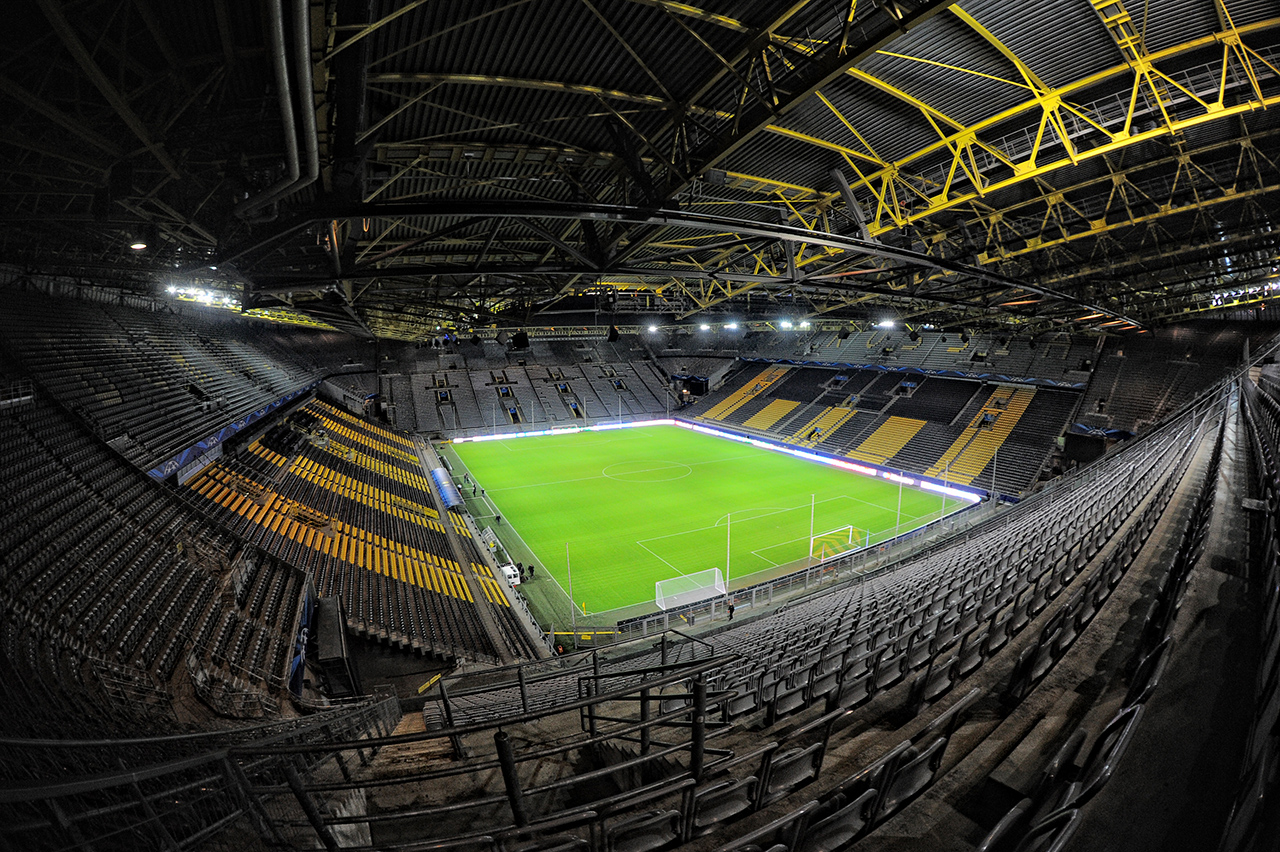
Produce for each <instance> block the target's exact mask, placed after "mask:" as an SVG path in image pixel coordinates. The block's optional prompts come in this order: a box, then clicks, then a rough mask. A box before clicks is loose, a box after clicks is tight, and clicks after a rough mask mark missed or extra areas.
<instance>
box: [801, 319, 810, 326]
mask: <svg viewBox="0 0 1280 852" xmlns="http://www.w3.org/2000/svg"><path fill="white" fill-rule="evenodd" d="M800 327H801V328H808V327H809V321H808V320H805V321H804V322H802V323H800Z"/></svg>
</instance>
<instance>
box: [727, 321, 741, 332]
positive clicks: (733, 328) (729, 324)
mask: <svg viewBox="0 0 1280 852" xmlns="http://www.w3.org/2000/svg"><path fill="white" fill-rule="evenodd" d="M724 327H725V328H727V329H729V330H730V331H737V330H738V324H737V323H736V322H727V323H725V324H724Z"/></svg>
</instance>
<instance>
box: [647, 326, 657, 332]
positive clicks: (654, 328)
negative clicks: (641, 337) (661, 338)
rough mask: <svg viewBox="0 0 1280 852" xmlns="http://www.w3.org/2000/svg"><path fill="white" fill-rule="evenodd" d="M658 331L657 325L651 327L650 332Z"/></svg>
mask: <svg viewBox="0 0 1280 852" xmlns="http://www.w3.org/2000/svg"><path fill="white" fill-rule="evenodd" d="M657 330H658V327H657V326H656V325H651V326H649V331H657Z"/></svg>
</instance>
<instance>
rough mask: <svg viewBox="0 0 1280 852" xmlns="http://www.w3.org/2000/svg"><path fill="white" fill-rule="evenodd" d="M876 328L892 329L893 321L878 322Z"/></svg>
mask: <svg viewBox="0 0 1280 852" xmlns="http://www.w3.org/2000/svg"><path fill="white" fill-rule="evenodd" d="M876 328H893V320H891V319H887V320H880V322H878V323H876Z"/></svg>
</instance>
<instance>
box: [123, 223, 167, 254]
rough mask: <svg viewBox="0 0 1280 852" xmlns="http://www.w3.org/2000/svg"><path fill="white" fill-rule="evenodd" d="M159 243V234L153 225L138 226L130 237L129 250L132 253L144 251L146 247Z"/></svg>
mask: <svg viewBox="0 0 1280 852" xmlns="http://www.w3.org/2000/svg"><path fill="white" fill-rule="evenodd" d="M159 241H160V232H159V230H158V229H157V228H156V226H155V225H151V224H143V225H138V226H137V229H136V230H135V231H134V232H133V233H132V234H131V235H130V242H129V248H131V249H133V250H134V251H146V249H147V247H148V246H152V245H155V244H156V243H157V242H159Z"/></svg>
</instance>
